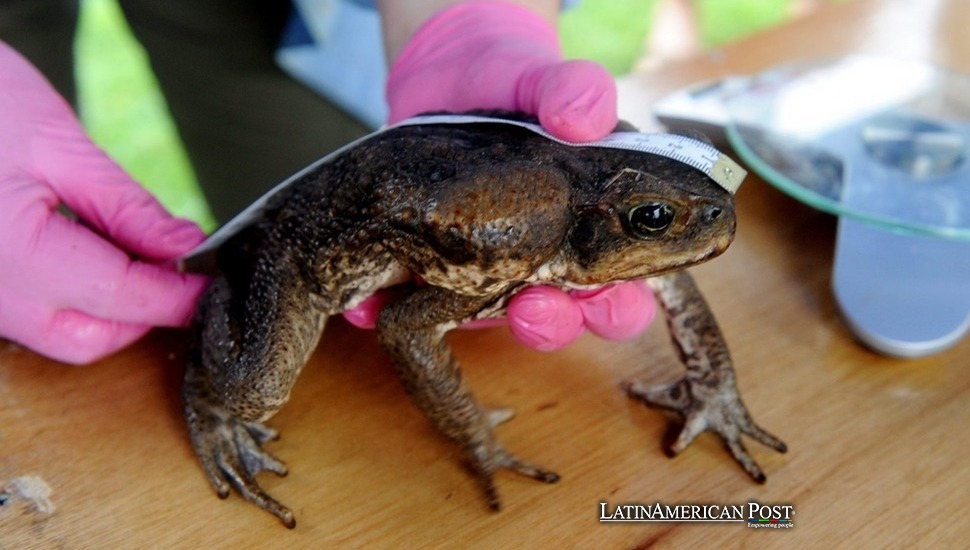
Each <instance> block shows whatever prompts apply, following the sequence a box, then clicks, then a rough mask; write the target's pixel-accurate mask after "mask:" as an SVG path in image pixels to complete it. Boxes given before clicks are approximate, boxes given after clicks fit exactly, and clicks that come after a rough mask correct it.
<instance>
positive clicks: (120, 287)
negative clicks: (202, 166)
mask: <svg viewBox="0 0 970 550" xmlns="http://www.w3.org/2000/svg"><path fill="white" fill-rule="evenodd" d="M62 204H63V205H64V206H66V207H68V208H69V209H70V210H71V211H72V212H74V213H75V214H76V216H77V218H78V219H77V220H73V219H71V218H68V217H67V216H65V215H63V214H62V213H60V212H58V208H59V206H60V205H62ZM203 238H204V235H203V233H202V231H201V230H200V229H199V228H198V227H197V226H196V225H194V224H193V223H191V222H188V221H185V220H179V219H175V218H172V217H171V216H170V215H169V214H168V213H167V212H166V211H165V209H164V208H163V207H162V206H161V205H160V204H159V203H158V202H157V201H156V200H155V199H154V198H152V196H151V195H149V194H148V192H147V191H145V190H144V189H142V188H141V187H140V186H139V185H138V184H137V183H135V182H134V181H133V180H131V179H130V178H129V177H128V176H127V175H126V174H125V173H124V172H123V171H122V169H121V168H120V167H119V166H118V165H116V164H115V163H114V162H113V161H112V160H111V159H109V158H108V157H107V155H105V154H104V152H102V151H101V150H100V149H98V148H97V147H96V146H95V145H94V144H93V143H91V141H90V140H89V139H88V137H87V136H86V135H85V133H84V131H83V130H82V129H81V126H80V124H79V123H78V121H77V119H76V118H75V117H74V114H73V113H72V112H71V109H70V107H69V106H68V104H67V103H66V102H65V101H64V100H63V99H62V98H61V97H60V96H58V95H57V93H56V92H55V91H54V90H53V88H51V86H50V84H48V82H47V81H46V80H45V79H44V77H43V76H41V74H40V73H39V72H37V70H36V69H34V68H33V67H32V66H31V65H30V64H29V63H28V62H27V61H26V60H25V59H23V58H22V57H21V56H20V55H19V54H17V53H16V52H15V51H14V50H13V49H11V48H10V47H9V46H7V45H6V44H4V43H2V42H0V336H2V337H4V338H8V339H11V340H13V341H16V342H18V343H20V344H22V345H24V346H26V347H28V348H30V349H33V350H35V351H37V352H38V353H41V354H43V355H46V356H48V357H51V358H53V359H57V360H60V361H64V362H67V363H87V362H91V361H94V360H96V359H98V358H101V357H103V356H105V355H107V354H109V353H112V352H113V351H115V350H117V349H119V348H121V347H123V346H125V345H127V344H129V343H131V342H132V341H134V340H136V339H137V338H139V337H141V336H142V335H143V334H145V333H146V332H147V331H148V330H149V329H150V328H151V327H152V326H156V325H158V326H182V325H184V324H186V322H187V321H188V320H189V319H190V317H191V315H192V312H193V310H194V308H195V302H196V299H197V298H198V296H199V294H200V293H201V291H202V290H203V288H204V287H205V284H206V280H205V279H204V278H202V277H196V276H184V275H180V274H178V273H177V272H176V271H175V269H174V266H173V265H171V264H170V263H169V262H167V261H168V260H171V259H172V258H175V257H177V256H179V255H181V254H182V253H184V252H186V251H188V250H189V249H191V248H192V247H193V246H195V245H196V244H198V243H199V242H201V241H202V239H203ZM136 258H138V259H136Z"/></svg>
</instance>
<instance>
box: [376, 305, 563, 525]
mask: <svg viewBox="0 0 970 550" xmlns="http://www.w3.org/2000/svg"><path fill="white" fill-rule="evenodd" d="M490 301H491V298H490V297H481V296H464V295H459V294H456V293H454V292H450V291H448V290H444V289H442V288H437V287H425V288H423V289H421V290H418V291H416V292H414V293H413V294H410V295H408V296H407V297H405V298H403V299H402V300H400V301H397V302H394V303H392V304H390V305H388V306H387V307H385V308H384V310H383V311H382V312H381V314H380V317H379V318H378V324H377V328H378V331H379V337H380V341H381V344H382V345H383V346H384V348H385V349H386V350H387V351H388V353H389V354H390V355H391V357H392V359H393V360H394V363H395V365H396V366H397V369H398V372H399V373H400V375H401V379H402V381H403V382H404V387H405V389H406V390H407V392H408V394H409V395H410V396H411V399H412V400H413V401H414V403H415V404H416V405H417V406H418V407H419V408H420V409H421V410H422V412H424V414H425V416H426V417H427V418H428V419H429V420H430V421H431V423H432V424H433V425H434V426H435V427H436V428H437V429H438V430H439V431H440V432H441V433H443V434H444V435H445V436H447V437H448V438H450V439H452V440H453V441H455V442H456V443H458V444H459V445H460V446H461V448H462V450H463V451H464V452H465V454H466V457H467V458H468V461H469V463H470V465H471V467H472V468H473V469H474V471H475V474H476V475H477V477H478V479H479V481H480V482H481V484H482V486H483V488H484V490H485V494H486V498H487V499H488V505H489V507H490V508H492V509H493V510H499V509H501V501H500V500H499V496H498V491H497V490H496V488H495V482H494V475H495V472H496V471H498V470H499V469H502V468H504V469H508V470H512V471H514V472H517V473H519V474H522V475H526V476H528V477H531V478H534V479H537V480H539V481H544V482H546V483H553V482H555V481H558V479H559V476H558V475H556V474H555V473H553V472H550V471H548V470H545V469H543V468H540V467H538V466H535V465H533V464H530V463H528V462H525V461H522V460H520V459H519V458H517V457H515V456H514V455H512V454H510V453H509V452H508V451H506V450H505V448H504V447H503V446H502V445H501V444H500V443H499V442H498V441H496V439H495V435H494V433H493V430H492V428H493V426H494V425H495V424H497V423H499V422H501V421H503V420H505V419H506V418H508V414H507V411H495V412H493V413H490V412H489V411H487V410H485V409H484V408H483V407H482V406H481V405H479V404H478V401H477V400H476V399H475V397H474V396H473V395H472V393H471V391H470V390H469V388H468V385H467V384H466V383H465V380H464V378H463V377H462V375H461V369H460V367H459V365H458V363H457V362H456V361H455V359H454V357H453V356H452V354H451V348H450V346H449V345H448V343H447V342H445V340H444V335H445V332H446V331H447V330H448V329H449V328H451V327H452V326H454V324H455V323H456V322H458V321H461V320H463V319H467V318H469V317H471V316H472V315H474V314H475V313H477V312H479V311H481V310H482V309H483V308H484V307H485V306H486V305H488V304H489V302H490Z"/></svg>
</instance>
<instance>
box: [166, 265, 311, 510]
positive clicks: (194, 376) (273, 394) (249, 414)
mask: <svg viewBox="0 0 970 550" xmlns="http://www.w3.org/2000/svg"><path fill="white" fill-rule="evenodd" d="M260 265H262V266H264V267H263V269H268V270H272V271H273V273H269V274H264V275H266V276H260V277H254V278H253V282H252V283H251V284H239V283H231V282H229V281H227V280H226V279H224V278H221V277H220V278H217V279H216V280H215V281H213V283H212V285H211V286H210V288H209V290H208V291H207V292H206V294H205V295H204V296H203V298H202V300H201V302H200V308H199V319H198V325H197V330H198V335H197V338H196V343H195V349H193V351H192V353H191V355H190V358H189V365H188V369H187V371H186V375H185V385H184V387H183V390H182V393H183V399H184V403H185V415H186V420H187V422H188V426H189V435H190V436H191V439H192V444H193V447H194V448H195V452H196V454H197V455H198V457H199V461H200V462H201V464H202V468H203V470H205V473H206V476H207V477H208V478H209V482H210V483H211V484H212V487H213V488H214V489H215V490H216V493H217V494H218V495H219V496H220V497H221V498H226V497H227V496H229V488H230V486H231V487H232V488H234V489H235V490H236V491H238V492H239V494H240V495H242V496H243V497H244V498H245V499H246V500H248V501H250V502H252V503H254V504H256V505H257V506H259V507H260V508H262V509H264V510H266V511H267V512H270V513H272V514H273V515H275V516H276V517H278V518H279V519H280V521H282V522H283V524H285V525H286V526H287V527H290V528H292V527H294V526H295V524H296V521H295V519H294V517H293V512H292V511H290V509H289V508H287V507H286V506H284V505H283V504H282V503H280V502H279V501H277V500H276V499H274V498H273V497H272V496H270V495H269V494H267V493H266V492H265V491H264V490H263V489H262V487H260V485H259V483H258V482H257V481H256V476H257V474H259V473H260V472H261V471H270V472H274V473H276V474H279V475H285V474H286V466H285V465H284V464H283V463H282V462H281V461H279V460H277V459H276V458H275V457H273V456H272V455H271V454H269V453H267V452H266V451H264V450H263V449H262V447H263V445H264V444H265V443H266V442H268V441H270V440H272V439H275V438H276V431H275V430H273V429H271V428H269V427H267V426H264V425H263V424H262V422H264V421H265V420H267V419H268V418H269V417H270V416H272V415H273V414H274V413H275V412H276V411H277V410H279V408H280V407H282V406H283V404H284V403H285V402H286V401H287V399H288V398H289V394H290V390H291V388H292V387H293V383H294V382H295V380H296V377H297V375H298V374H299V372H300V369H301V368H302V367H303V364H304V363H305V362H306V360H307V357H308V355H309V353H310V352H312V351H313V348H314V347H316V343H317V340H318V339H319V336H320V332H321V331H322V328H323V323H324V321H325V319H326V317H325V316H324V315H323V313H322V309H321V308H320V307H319V304H314V303H313V302H314V297H313V295H312V294H311V293H309V292H307V290H306V289H305V288H303V287H302V283H301V280H300V279H299V277H298V275H297V271H296V270H292V269H287V267H286V265H285V263H283V262H264V263H263V264H260ZM307 296H309V297H310V298H309V300H308V299H307Z"/></svg>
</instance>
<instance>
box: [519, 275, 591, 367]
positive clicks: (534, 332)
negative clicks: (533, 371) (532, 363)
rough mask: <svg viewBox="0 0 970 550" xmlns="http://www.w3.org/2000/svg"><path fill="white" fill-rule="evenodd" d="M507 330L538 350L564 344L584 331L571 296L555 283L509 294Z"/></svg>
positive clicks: (577, 308) (578, 310)
mask: <svg viewBox="0 0 970 550" xmlns="http://www.w3.org/2000/svg"><path fill="white" fill-rule="evenodd" d="M507 317H508V323H509V330H511V331H512V334H513V335H514V336H515V337H516V339H518V340H519V341H520V342H522V343H523V344H525V345H527V346H529V347H530V348H533V349H537V350H539V351H553V350H557V349H559V348H562V347H565V346H567V345H569V344H571V343H572V342H573V341H575V340H576V339H577V338H579V337H580V335H582V334H583V328H584V327H583V313H582V311H581V310H580V309H579V306H578V305H577V304H576V302H575V301H574V300H573V298H572V297H571V296H569V295H568V294H566V293H565V292H563V291H562V290H559V289H557V288H554V287H550V286H534V287H529V288H526V289H525V290H523V291H521V292H519V293H518V294H516V295H515V296H513V297H512V300H511V301H509V307H508V313H507Z"/></svg>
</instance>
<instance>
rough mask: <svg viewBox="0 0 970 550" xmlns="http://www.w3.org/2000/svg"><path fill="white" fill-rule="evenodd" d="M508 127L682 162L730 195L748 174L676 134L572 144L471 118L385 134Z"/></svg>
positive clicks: (413, 122) (623, 135)
mask: <svg viewBox="0 0 970 550" xmlns="http://www.w3.org/2000/svg"><path fill="white" fill-rule="evenodd" d="M474 123H489V124H508V125H510V126H518V127H519V128H525V129H526V130H529V131H531V132H534V133H536V134H539V135H540V136H542V137H544V138H546V139H550V140H552V141H555V142H556V143H561V144H563V145H569V146H571V147H602V148H607V149H625V150H627V151H638V152H641V153H650V154H653V155H659V156H662V157H667V158H669V159H673V160H676V161H677V162H682V163H684V164H686V165H688V166H691V167H693V168H696V169H698V170H700V171H701V172H703V173H705V174H706V175H707V176H708V177H709V178H711V179H712V180H714V181H715V182H716V183H717V184H718V185H720V186H721V187H723V188H724V189H726V190H727V191H728V192H729V193H731V194H732V195H733V194H734V192H735V191H737V190H738V187H740V186H741V182H742V181H744V177H745V176H746V175H747V174H748V172H747V171H746V170H745V169H744V168H741V166H739V165H738V163H736V162H734V161H733V160H731V158H730V157H728V156H727V155H725V154H724V153H722V152H720V151H718V150H717V149H715V148H714V147H713V146H711V145H709V144H707V143H704V142H703V141H698V140H696V139H693V138H689V137H686V136H681V135H677V134H644V133H640V132H614V133H612V134H610V135H608V136H606V137H604V138H602V139H598V140H596V141H585V142H579V143H574V142H571V141H566V140H564V139H560V138H557V137H556V136H554V135H552V134H550V133H549V132H547V131H546V130H545V129H543V128H542V126H539V125H538V124H532V123H530V122H521V121H518V120H508V119H504V118H490V117H487V116H475V115H423V116H416V117H412V118H409V119H405V120H402V121H401V122H398V123H397V124H394V125H391V126H389V127H387V128H385V130H390V129H392V128H399V127H402V126H421V125H428V124H474Z"/></svg>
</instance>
